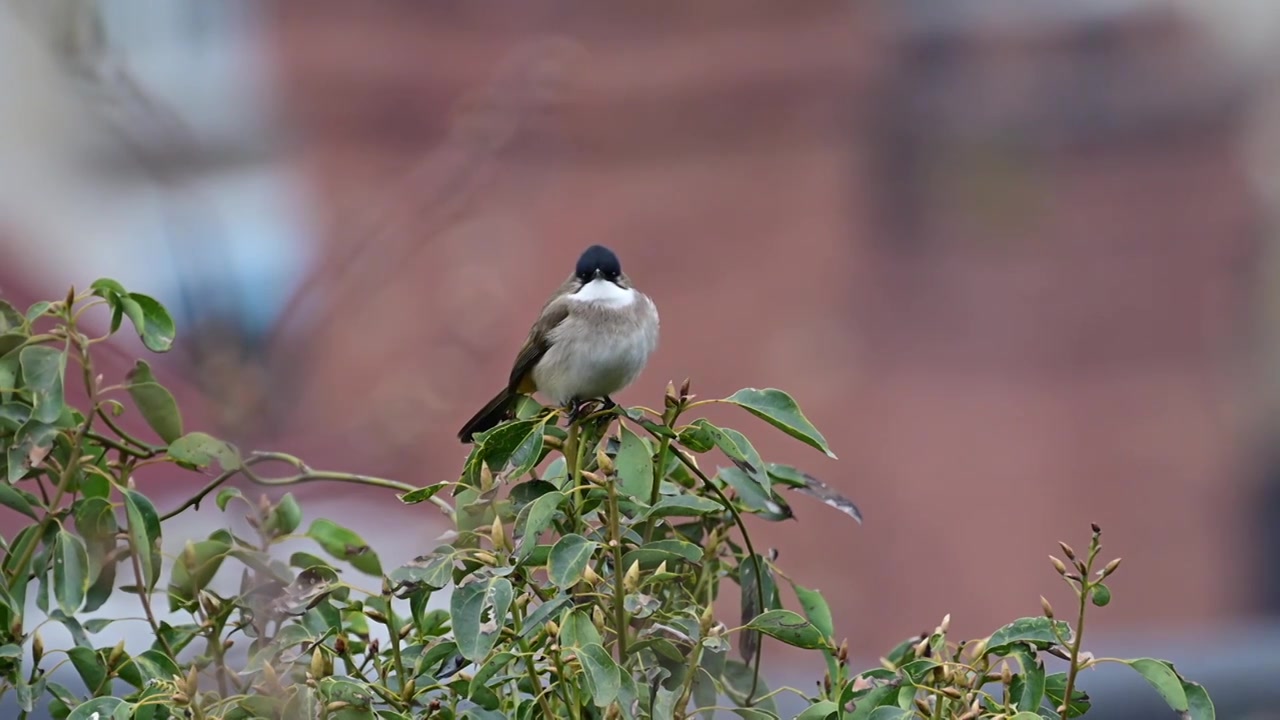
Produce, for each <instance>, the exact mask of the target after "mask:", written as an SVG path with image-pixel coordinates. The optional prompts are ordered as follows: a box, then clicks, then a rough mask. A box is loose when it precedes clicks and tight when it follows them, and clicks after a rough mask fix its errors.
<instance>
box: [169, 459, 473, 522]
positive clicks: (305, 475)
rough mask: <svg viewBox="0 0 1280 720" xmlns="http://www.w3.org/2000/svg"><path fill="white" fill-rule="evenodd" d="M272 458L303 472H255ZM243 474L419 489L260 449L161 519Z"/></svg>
mask: <svg viewBox="0 0 1280 720" xmlns="http://www.w3.org/2000/svg"><path fill="white" fill-rule="evenodd" d="M272 460H274V461H277V462H284V463H288V464H290V465H293V466H294V467H295V468H297V469H298V470H299V471H300V472H299V473H298V474H296V475H289V476H287V477H280V478H264V477H261V476H259V475H257V474H256V473H254V472H252V471H251V470H249V468H250V467H251V466H253V465H258V464H261V463H264V462H268V461H272ZM239 473H243V474H244V476H245V477H247V478H249V480H251V481H252V482H254V483H256V484H258V485H264V486H268V487H278V486H281V485H299V484H302V483H307V482H315V481H318V480H333V481H338V482H347V483H352V484H355V485H370V486H372V487H380V488H386V489H388V490H398V491H400V492H409V491H411V490H417V488H416V487H414V486H413V485H409V484H407V483H402V482H398V481H396V480H387V479H385V478H379V477H372V476H370V475H356V474H353V473H342V472H330V471H324V470H312V469H311V468H310V467H308V466H307V465H306V464H305V463H303V462H302V461H301V460H299V459H298V458H295V457H293V456H292V455H286V454H285V453H274V452H257V453H253V454H252V455H250V456H249V457H247V458H245V459H244V461H243V462H242V463H241V465H240V467H236V468H232V469H231V470H227V471H225V472H223V473H222V474H220V475H218V476H217V477H215V478H214V479H213V480H211V481H210V482H209V483H208V484H207V485H205V486H204V487H203V488H201V489H200V492H198V493H196V494H195V495H194V496H192V497H191V498H189V499H187V501H186V502H184V503H182V504H181V505H179V506H178V507H176V508H174V509H173V510H170V511H169V512H167V513H165V514H164V515H161V516H160V520H162V521H163V520H168V519H170V518H172V517H174V516H176V515H178V514H180V513H182V512H183V511H184V510H186V509H187V508H190V507H195V506H197V505H199V504H200V502H201V501H202V500H204V498H205V497H206V496H207V495H208V494H209V493H211V492H213V491H214V490H217V489H218V488H219V487H220V486H221V485H222V484H223V483H225V482H226V481H228V480H230V479H231V478H233V477H235V476H236V475H237V474H239ZM431 503H432V504H433V505H435V506H436V507H438V508H440V509H441V510H442V511H443V512H444V513H445V514H446V515H448V516H449V517H453V508H451V507H449V504H448V503H446V502H445V501H443V500H441V499H440V498H435V497H433V498H431Z"/></svg>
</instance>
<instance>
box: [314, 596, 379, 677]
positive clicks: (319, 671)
mask: <svg viewBox="0 0 1280 720" xmlns="http://www.w3.org/2000/svg"><path fill="white" fill-rule="evenodd" d="M365 612H366V613H367V612H368V610H366V611H365ZM309 670H310V672H311V677H313V678H315V679H316V680H319V679H320V678H322V677H324V676H325V674H324V655H323V654H322V653H321V652H320V646H319V645H316V647H315V649H314V650H312V651H311V667H310V668H309Z"/></svg>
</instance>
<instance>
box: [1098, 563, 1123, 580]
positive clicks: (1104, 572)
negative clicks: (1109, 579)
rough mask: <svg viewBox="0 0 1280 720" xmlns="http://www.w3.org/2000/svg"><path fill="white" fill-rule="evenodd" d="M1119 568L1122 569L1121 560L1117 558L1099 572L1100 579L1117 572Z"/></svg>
mask: <svg viewBox="0 0 1280 720" xmlns="http://www.w3.org/2000/svg"><path fill="white" fill-rule="evenodd" d="M1118 567H1120V558H1116V559H1115V560H1112V561H1111V562H1109V563H1107V564H1106V566H1105V567H1103V568H1102V569H1101V570H1099V571H1098V577H1106V576H1108V575H1110V574H1111V573H1113V572H1115V571H1116V568H1118Z"/></svg>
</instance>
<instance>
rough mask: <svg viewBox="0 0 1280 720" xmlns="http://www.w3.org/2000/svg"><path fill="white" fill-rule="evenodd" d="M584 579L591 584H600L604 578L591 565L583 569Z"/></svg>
mask: <svg viewBox="0 0 1280 720" xmlns="http://www.w3.org/2000/svg"><path fill="white" fill-rule="evenodd" d="M582 579H583V580H586V581H587V584H589V585H599V584H600V581H601V580H604V578H602V577H600V574H599V573H597V572H596V571H595V570H593V569H591V566H590V565H588V566H587V567H586V569H584V570H583V571H582Z"/></svg>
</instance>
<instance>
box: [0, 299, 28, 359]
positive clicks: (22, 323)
mask: <svg viewBox="0 0 1280 720" xmlns="http://www.w3.org/2000/svg"><path fill="white" fill-rule="evenodd" d="M26 325H27V320H26V318H24V317H23V316H22V313H20V312H18V309H17V308H15V307H14V306H12V305H10V304H9V303H7V302H5V301H3V300H0V333H7V332H9V331H11V330H23V329H25V328H26ZM6 352H7V351H6Z"/></svg>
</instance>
